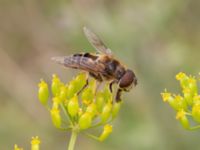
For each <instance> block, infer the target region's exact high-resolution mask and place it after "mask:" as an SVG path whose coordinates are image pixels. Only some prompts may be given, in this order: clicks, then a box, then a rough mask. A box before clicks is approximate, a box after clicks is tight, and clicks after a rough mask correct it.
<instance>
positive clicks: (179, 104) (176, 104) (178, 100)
mask: <svg viewBox="0 0 200 150" xmlns="http://www.w3.org/2000/svg"><path fill="white" fill-rule="evenodd" d="M169 104H170V105H171V106H172V107H173V108H174V109H175V110H177V111H178V110H181V109H184V110H187V109H188V108H187V102H186V101H185V99H184V98H183V97H182V96H180V95H175V97H174V100H173V101H171V102H169Z"/></svg>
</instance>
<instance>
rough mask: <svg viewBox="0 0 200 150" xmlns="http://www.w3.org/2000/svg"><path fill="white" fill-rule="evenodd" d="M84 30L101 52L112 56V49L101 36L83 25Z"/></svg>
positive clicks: (89, 39)
mask: <svg viewBox="0 0 200 150" xmlns="http://www.w3.org/2000/svg"><path fill="white" fill-rule="evenodd" d="M83 31H84V34H85V36H86V37H87V39H88V41H89V42H90V43H91V44H92V45H93V47H94V48H95V49H96V50H97V51H98V52H100V53H103V54H106V55H109V56H112V51H111V50H110V49H109V48H107V47H106V45H105V44H104V43H103V42H102V41H101V40H100V38H99V37H98V36H97V35H96V34H95V33H93V32H92V31H91V30H90V29H88V28H87V27H83Z"/></svg>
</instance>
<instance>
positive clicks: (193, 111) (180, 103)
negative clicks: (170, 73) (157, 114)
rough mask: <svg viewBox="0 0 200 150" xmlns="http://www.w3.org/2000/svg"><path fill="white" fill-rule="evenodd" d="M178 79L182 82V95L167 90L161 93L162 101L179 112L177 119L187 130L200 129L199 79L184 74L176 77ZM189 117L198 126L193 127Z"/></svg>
mask: <svg viewBox="0 0 200 150" xmlns="http://www.w3.org/2000/svg"><path fill="white" fill-rule="evenodd" d="M176 79H177V80H178V81H179V82H180V86H181V89H182V93H181V94H172V93H169V92H167V90H166V89H165V91H164V92H163V93H161V96H162V99H163V101H164V102H168V103H169V105H170V106H171V107H172V108H173V109H174V110H175V111H176V112H177V115H176V119H177V120H179V121H180V123H181V124H182V126H183V127H184V128H185V129H188V130H194V129H198V128H200V125H199V124H200V95H199V94H198V87H197V79H196V77H194V76H191V75H190V76H188V75H186V74H185V73H182V72H180V73H178V74H177V75H176ZM189 117H191V118H192V119H191V120H192V121H193V124H194V123H195V124H196V126H193V127H191V123H190V122H189Z"/></svg>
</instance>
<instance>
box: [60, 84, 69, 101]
mask: <svg viewBox="0 0 200 150" xmlns="http://www.w3.org/2000/svg"><path fill="white" fill-rule="evenodd" d="M67 92H68V91H67V87H66V86H62V87H61V88H60V95H59V97H60V99H61V100H62V101H65V100H66V98H67Z"/></svg>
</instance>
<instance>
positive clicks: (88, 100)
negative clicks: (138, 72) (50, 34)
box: [38, 73, 121, 141]
mask: <svg viewBox="0 0 200 150" xmlns="http://www.w3.org/2000/svg"><path fill="white" fill-rule="evenodd" d="M85 84H86V75H85V74H83V73H81V74H79V75H78V76H76V77H75V78H74V79H73V80H71V81H70V82H69V83H67V84H65V83H63V82H61V80H60V79H59V78H58V76H57V75H53V77H52V83H51V85H50V86H48V84H47V83H46V82H45V81H44V80H41V82H40V83H39V89H38V98H39V100H40V102H41V104H42V105H44V106H45V107H46V108H47V109H48V110H49V112H50V115H51V118H52V122H53V125H54V126H55V127H56V128H58V129H61V130H71V131H72V130H73V131H74V130H76V132H80V131H85V130H88V129H90V128H94V127H99V126H103V127H104V129H103V131H102V133H101V135H100V136H98V137H96V138H95V139H97V140H99V141H103V140H105V139H106V138H107V137H108V136H109V134H110V133H111V132H112V126H111V125H109V123H110V122H111V121H112V120H113V119H114V118H115V117H116V116H117V114H118V111H119V110H120V106H121V103H120V102H119V103H116V102H114V101H113V95H112V93H111V92H110V90H109V86H108V85H105V86H104V88H103V89H102V90H98V91H97V90H96V88H97V85H96V81H95V80H94V79H91V81H90V82H89V83H88V86H87V87H86V88H84V89H83V90H82V88H83V87H84V85H85ZM49 89H51V90H49ZM50 91H51V93H50ZM50 96H52V97H50ZM50 99H52V100H51V101H50ZM66 121H67V123H66ZM90 137H91V136H90Z"/></svg>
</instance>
